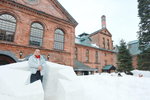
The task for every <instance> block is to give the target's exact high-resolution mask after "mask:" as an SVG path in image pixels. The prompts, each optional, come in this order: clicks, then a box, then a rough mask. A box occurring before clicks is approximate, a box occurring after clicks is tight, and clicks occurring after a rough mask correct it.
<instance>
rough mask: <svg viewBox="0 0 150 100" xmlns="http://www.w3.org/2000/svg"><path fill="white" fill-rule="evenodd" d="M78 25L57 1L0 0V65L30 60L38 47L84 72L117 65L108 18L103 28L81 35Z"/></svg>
mask: <svg viewBox="0 0 150 100" xmlns="http://www.w3.org/2000/svg"><path fill="white" fill-rule="evenodd" d="M77 24H78V23H77V22H76V20H75V19H74V18H73V17H72V16H71V15H70V14H69V13H68V12H67V11H66V10H65V9H64V8H63V6H62V5H61V4H60V3H59V2H58V1H57V0H0V65H3V64H9V63H14V62H19V61H24V60H27V59H28V57H29V56H30V55H31V54H32V53H33V52H34V50H35V49H37V48H38V49H40V50H41V53H42V55H44V56H45V58H46V59H47V60H49V61H52V62H56V63H60V64H64V65H69V66H74V69H75V71H78V72H80V71H82V72H84V74H89V73H94V72H101V71H102V69H103V67H104V66H106V65H114V66H116V52H115V51H114V50H113V42H112V35H111V33H110V32H109V31H108V29H107V28H106V17H105V16H102V28H101V29H99V30H98V31H96V32H93V33H91V34H87V33H83V34H81V35H79V37H75V27H76V26H77ZM81 67H82V68H81Z"/></svg>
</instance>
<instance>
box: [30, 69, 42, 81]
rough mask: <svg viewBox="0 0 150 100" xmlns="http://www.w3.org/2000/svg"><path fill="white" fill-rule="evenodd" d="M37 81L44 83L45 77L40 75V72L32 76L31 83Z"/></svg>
mask: <svg viewBox="0 0 150 100" xmlns="http://www.w3.org/2000/svg"><path fill="white" fill-rule="evenodd" d="M37 80H41V82H42V81H43V76H42V75H41V74H40V71H37V72H36V73H35V74H31V78H30V83H33V82H35V81H37Z"/></svg>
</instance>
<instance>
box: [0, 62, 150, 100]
mask: <svg viewBox="0 0 150 100" xmlns="http://www.w3.org/2000/svg"><path fill="white" fill-rule="evenodd" d="M133 73H136V74H137V73H139V72H138V71H135V72H133ZM30 74H31V73H30V72H29V69H28V63H27V62H20V63H15V64H9V65H5V66H0V100H150V95H149V94H150V87H149V84H150V78H149V77H148V76H150V75H149V74H148V73H147V74H146V75H147V77H137V76H128V75H123V77H118V76H117V75H116V74H106V73H105V74H101V75H98V74H97V75H89V76H76V74H75V73H74V71H73V69H72V67H69V66H64V65H60V64H56V63H51V62H47V72H46V75H45V76H46V77H44V80H43V86H42V84H41V82H40V81H36V82H34V83H32V84H30V83H29V80H30V79H29V78H30ZM142 74H143V76H144V72H142Z"/></svg>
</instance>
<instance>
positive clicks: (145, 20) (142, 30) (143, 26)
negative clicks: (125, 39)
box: [138, 0, 150, 70]
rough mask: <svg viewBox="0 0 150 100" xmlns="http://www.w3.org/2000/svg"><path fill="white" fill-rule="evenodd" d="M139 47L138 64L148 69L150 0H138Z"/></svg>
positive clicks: (149, 63)
mask: <svg viewBox="0 0 150 100" xmlns="http://www.w3.org/2000/svg"><path fill="white" fill-rule="evenodd" d="M138 9H139V10H138V15H139V18H140V23H139V31H138V35H139V49H140V50H141V53H140V54H139V55H138V66H139V69H142V70H150V0H138Z"/></svg>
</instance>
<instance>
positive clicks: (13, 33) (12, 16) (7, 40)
mask: <svg viewBox="0 0 150 100" xmlns="http://www.w3.org/2000/svg"><path fill="white" fill-rule="evenodd" d="M2 15H9V16H10V17H11V18H13V20H14V21H15V22H14V21H10V20H6V19H0V20H1V21H4V22H8V23H9V25H13V24H14V26H13V27H11V28H14V31H12V30H11V31H10V30H8V29H7V30H4V29H0V31H1V32H2V31H3V32H5V33H1V35H2V34H4V35H3V38H2V39H0V41H5V42H14V41H15V34H16V29H17V22H18V20H17V18H16V16H14V15H13V14H11V13H0V16H2ZM10 23H11V24H10ZM9 25H8V24H7V26H9ZM5 28H6V27H5ZM7 32H10V33H12V34H6V33H7ZM10 36H11V37H10ZM5 38H6V39H5ZM8 38H9V39H8Z"/></svg>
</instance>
